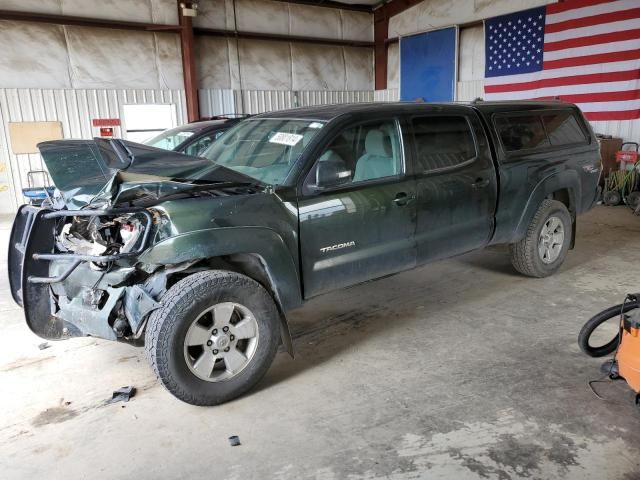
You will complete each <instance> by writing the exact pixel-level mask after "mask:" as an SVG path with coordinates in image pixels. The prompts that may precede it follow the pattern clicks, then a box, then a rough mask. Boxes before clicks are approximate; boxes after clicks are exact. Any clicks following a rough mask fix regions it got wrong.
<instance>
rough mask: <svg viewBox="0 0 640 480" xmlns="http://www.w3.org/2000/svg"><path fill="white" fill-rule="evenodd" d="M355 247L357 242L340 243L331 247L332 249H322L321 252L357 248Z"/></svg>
mask: <svg viewBox="0 0 640 480" xmlns="http://www.w3.org/2000/svg"><path fill="white" fill-rule="evenodd" d="M355 246H356V242H354V241H353V240H351V241H350V242H346V243H338V244H337V245H331V246H330V247H322V248H321V249H320V251H321V252H322V253H327V252H331V251H333V250H340V249H341V248H348V247H355Z"/></svg>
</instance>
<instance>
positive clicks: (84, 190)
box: [38, 138, 258, 209]
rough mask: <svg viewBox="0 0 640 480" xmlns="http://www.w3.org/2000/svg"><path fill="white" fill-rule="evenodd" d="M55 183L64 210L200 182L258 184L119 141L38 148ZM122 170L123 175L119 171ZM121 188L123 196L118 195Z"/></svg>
mask: <svg viewBox="0 0 640 480" xmlns="http://www.w3.org/2000/svg"><path fill="white" fill-rule="evenodd" d="M38 149H39V150H40V154H41V155H42V158H43V160H44V162H45V164H46V165H47V169H48V170H49V175H50V176H51V179H52V180H53V183H54V185H55V186H56V188H57V189H58V190H59V191H60V194H61V195H62V198H63V200H64V202H65V204H66V205H67V207H68V208H72V209H79V208H82V207H84V206H86V205H88V204H89V203H95V201H96V200H99V201H100V202H99V203H105V202H110V201H114V200H116V199H118V198H119V200H118V201H120V200H122V201H126V199H130V198H134V197H136V191H137V190H139V193H140V195H144V194H145V192H149V189H150V188H151V189H152V190H153V191H155V192H156V193H157V195H158V198H161V197H162V196H163V195H169V194H174V193H176V192H178V191H187V190H189V189H199V188H202V184H214V185H215V184H239V185H247V184H254V185H255V184H257V183H258V182H257V181H256V180H255V179H253V178H251V177H249V176H246V175H243V174H241V173H237V172H235V171H233V170H230V169H228V168H225V167H222V166H220V165H216V164H215V163H214V162H212V161H211V160H207V159H206V158H200V157H191V156H189V155H183V154H180V153H176V152H172V151H168V150H162V149H159V148H154V147H149V146H147V145H142V144H139V143H134V142H129V141H127V140H119V139H103V138H94V139H93V140H56V141H51V142H42V143H39V144H38ZM123 172H126V175H123V174H122V173H123ZM123 190H126V191H127V192H128V194H127V195H124V196H121V194H123V193H124V192H123Z"/></svg>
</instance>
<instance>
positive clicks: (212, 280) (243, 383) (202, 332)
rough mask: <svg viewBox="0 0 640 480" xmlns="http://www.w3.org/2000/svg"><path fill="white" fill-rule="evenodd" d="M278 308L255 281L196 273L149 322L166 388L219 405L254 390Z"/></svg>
mask: <svg viewBox="0 0 640 480" xmlns="http://www.w3.org/2000/svg"><path fill="white" fill-rule="evenodd" d="M279 331H280V329H279V321H278V310H277V308H276V306H275V303H274V302H273V299H272V298H271V296H270V295H269V293H268V292H267V291H266V290H265V289H264V288H263V287H262V286H261V285H260V284H258V283H257V282H255V281H254V280H252V279H250V278H248V277H246V276H244V275H241V274H238V273H235V272H226V271H206V272H199V273H195V274H193V275H190V276H189V277H186V278H184V279H183V280H181V281H179V282H178V283H176V284H175V285H174V286H173V287H172V288H171V289H170V290H169V291H168V292H167V293H166V295H165V296H164V297H163V298H162V306H161V308H159V309H158V310H155V311H154V312H153V313H152V314H151V317H150V318H149V324H148V326H147V332H146V337H145V344H146V351H147V357H148V359H149V362H150V363H151V366H152V368H153V370H154V372H155V374H156V375H157V377H158V379H159V380H160V381H161V382H162V384H163V385H164V386H165V387H166V388H167V390H169V391H170V392H171V393H172V394H173V395H175V396H176V397H177V398H179V399H180V400H183V401H185V402H187V403H191V404H193V405H217V404H219V403H223V402H226V401H228V400H231V399H233V398H236V397H238V396H240V395H242V394H243V393H245V392H246V391H247V390H249V389H250V388H251V387H253V386H254V385H255V384H256V383H257V382H258V381H259V380H260V379H261V378H262V376H263V375H264V374H265V373H266V371H267V369H268V368H269V365H271V362H272V361H273V358H274V356H275V354H276V350H277V347H278V340H279Z"/></svg>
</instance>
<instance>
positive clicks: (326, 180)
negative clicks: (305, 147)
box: [314, 160, 351, 190]
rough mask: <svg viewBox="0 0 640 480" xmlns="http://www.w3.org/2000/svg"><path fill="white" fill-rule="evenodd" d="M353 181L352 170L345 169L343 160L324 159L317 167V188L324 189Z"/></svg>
mask: <svg viewBox="0 0 640 480" xmlns="http://www.w3.org/2000/svg"><path fill="white" fill-rule="evenodd" d="M349 182H351V170H345V168H344V163H343V162H335V161H332V160H324V161H320V162H318V166H317V167H316V183H315V185H314V189H315V190H324V189H325V188H327V187H335V186H338V185H344V184H347V183H349Z"/></svg>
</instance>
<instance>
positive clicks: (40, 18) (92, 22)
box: [0, 10, 180, 33]
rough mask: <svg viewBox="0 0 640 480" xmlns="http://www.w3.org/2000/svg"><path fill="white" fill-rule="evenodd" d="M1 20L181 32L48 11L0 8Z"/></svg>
mask: <svg viewBox="0 0 640 480" xmlns="http://www.w3.org/2000/svg"><path fill="white" fill-rule="evenodd" d="M0 20H14V21H20V22H37V23H48V24H52V25H76V26H79V27H95V28H110V29H114V30H136V31H144V32H176V33H177V32H179V31H180V26H179V25H163V24H157V23H142V22H124V21H120V20H104V19H100V18H87V17H75V16H70V15H50V14H46V13H32V12H15V11H12V10H0Z"/></svg>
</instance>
